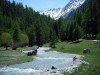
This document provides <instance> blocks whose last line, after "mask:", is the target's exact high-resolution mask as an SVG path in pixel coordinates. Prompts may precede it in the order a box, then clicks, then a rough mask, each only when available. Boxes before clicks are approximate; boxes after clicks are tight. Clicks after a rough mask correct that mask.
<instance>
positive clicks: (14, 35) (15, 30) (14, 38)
mask: <svg viewBox="0 0 100 75" xmlns="http://www.w3.org/2000/svg"><path fill="white" fill-rule="evenodd" d="M19 33H20V31H19V25H16V27H15V28H14V32H13V40H14V42H19V41H20V38H19Z"/></svg>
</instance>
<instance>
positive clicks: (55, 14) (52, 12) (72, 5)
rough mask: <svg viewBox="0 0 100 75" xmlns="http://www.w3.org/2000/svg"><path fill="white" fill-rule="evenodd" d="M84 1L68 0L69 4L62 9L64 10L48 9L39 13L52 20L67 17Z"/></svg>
mask: <svg viewBox="0 0 100 75" xmlns="http://www.w3.org/2000/svg"><path fill="white" fill-rule="evenodd" d="M84 2H85V0H70V2H69V3H68V4H67V5H66V6H65V7H64V8H62V9H61V8H58V9H49V10H47V11H39V13H40V14H44V15H47V16H50V17H51V18H53V19H55V20H56V19H59V18H60V17H63V18H65V17H67V16H68V14H69V13H70V12H71V11H73V10H76V9H77V8H78V7H80V6H81V5H82V4H83V3H84Z"/></svg>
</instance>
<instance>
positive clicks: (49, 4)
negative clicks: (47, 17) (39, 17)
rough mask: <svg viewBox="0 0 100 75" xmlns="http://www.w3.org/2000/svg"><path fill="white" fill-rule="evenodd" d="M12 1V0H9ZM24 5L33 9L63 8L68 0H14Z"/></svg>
mask: <svg viewBox="0 0 100 75" xmlns="http://www.w3.org/2000/svg"><path fill="white" fill-rule="evenodd" d="M9 1H11V2H12V1H13V0H9ZM14 1H15V2H18V3H19V2H20V3H22V4H23V5H24V6H25V5H27V6H28V7H32V8H33V9H34V10H37V11H40V10H48V9H53V8H63V7H64V6H65V5H66V4H67V3H68V2H69V1H70V0H14Z"/></svg>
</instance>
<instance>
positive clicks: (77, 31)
mask: <svg viewBox="0 0 100 75" xmlns="http://www.w3.org/2000/svg"><path fill="white" fill-rule="evenodd" d="M81 33H82V31H81V28H80V27H79V25H78V24H77V23H76V22H74V21H73V22H70V23H69V24H68V25H67V29H66V36H67V40H68V41H74V40H77V39H79V38H80V37H81Z"/></svg>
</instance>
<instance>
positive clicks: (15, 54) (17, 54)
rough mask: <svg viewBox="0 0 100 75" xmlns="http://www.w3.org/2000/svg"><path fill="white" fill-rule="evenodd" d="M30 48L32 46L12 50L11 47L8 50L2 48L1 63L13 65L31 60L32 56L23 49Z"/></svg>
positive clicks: (0, 50)
mask: <svg viewBox="0 0 100 75" xmlns="http://www.w3.org/2000/svg"><path fill="white" fill-rule="evenodd" d="M28 49H31V48H28V47H24V48H17V50H12V49H11V48H9V49H8V50H6V49H5V48H0V65H12V64H19V63H23V62H29V61H31V60H32V57H31V56H27V54H25V53H22V50H28Z"/></svg>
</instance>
